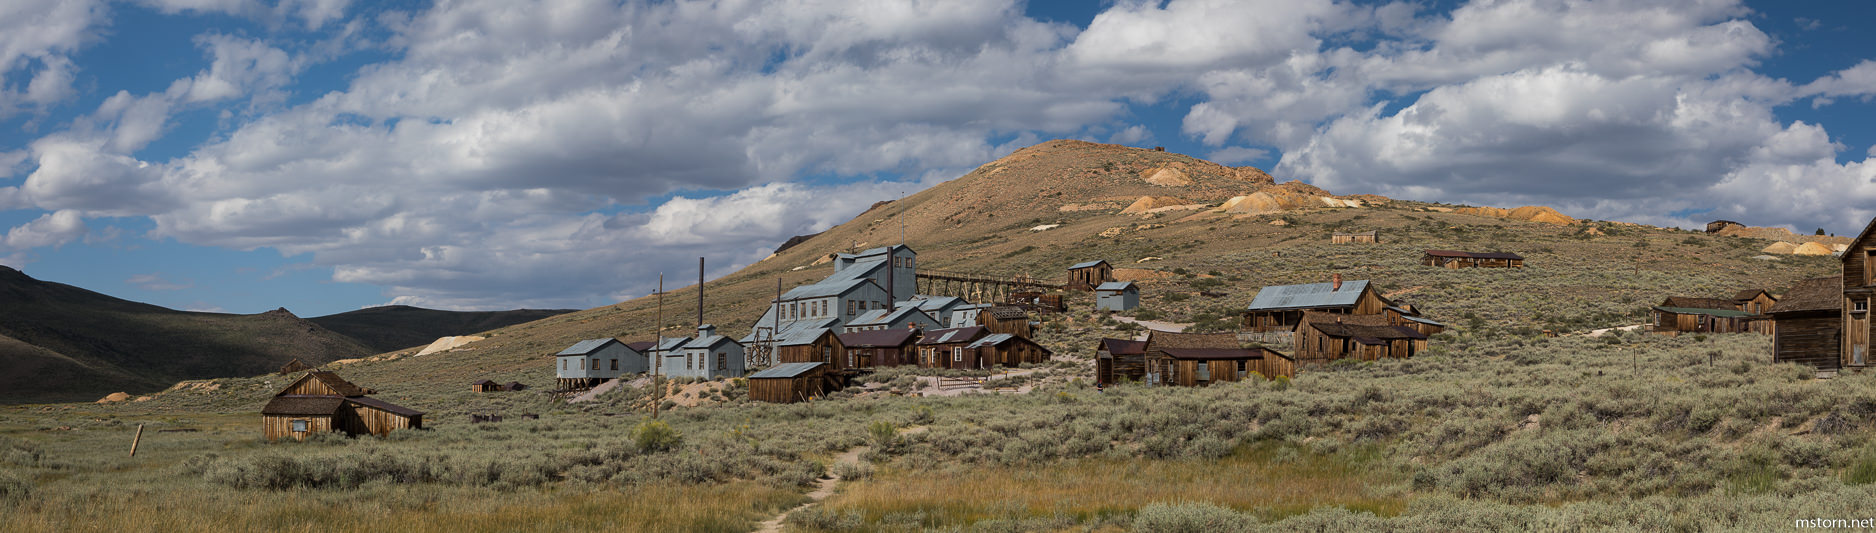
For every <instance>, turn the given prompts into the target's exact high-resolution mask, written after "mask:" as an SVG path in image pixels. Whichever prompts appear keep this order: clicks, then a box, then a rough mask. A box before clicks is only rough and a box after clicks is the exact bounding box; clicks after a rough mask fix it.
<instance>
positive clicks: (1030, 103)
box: [0, 0, 1876, 316]
mask: <svg viewBox="0 0 1876 533" xmlns="http://www.w3.org/2000/svg"><path fill="white" fill-rule="evenodd" d="M1872 14H1876V8H1872V7H1870V4H1868V3H1864V2H1734V1H1727V0H1663V1H1657V2H1650V1H1620V2H1595V1H1561V0H1558V1H1553V0H1502V1H1496V2H1356V3H1348V2H1333V1H1328V0H1302V1H1282V2H1246V1H1224V0H1215V1H1213V0H1175V1H1166V2H1028V3H1025V2H1019V1H1013V0H958V1H949V2H920V1H912V0H904V1H878V2H868V3H867V4H866V7H865V8H864V9H861V8H856V7H854V6H842V5H838V4H835V3H824V2H805V1H802V2H792V1H786V0H782V1H773V2H748V3H742V2H720V3H713V4H696V3H689V2H656V3H643V2H623V3H621V2H585V1H561V2H547V3H541V4H534V3H529V2H515V1H462V2H451V3H447V4H444V5H441V6H437V5H432V4H431V3H428V2H351V1H349V0H289V1H282V2H258V1H252V0H142V1H137V2H102V1H73V0H66V1H45V0H16V1H12V2H6V3H4V4H3V5H0V264H6V265H10V266H14V267H17V268H21V269H23V270H25V271H26V272H27V273H29V274H31V275H33V276H35V277H38V278H41V279H46V280H51V281H58V282H63V283H69V284H73V285H78V286H81V287H85V288H89V289H93V290H98V291H102V292H106V293H109V294H113V295H117V296H121V297H125V298H130V299H135V300H140V301H147V302H151V303H156V304H159V305H165V306H170V307H175V308H181V309H196V310H217V311H225V312H234V313H255V312H262V311H266V310H270V309H273V308H275V307H283V306H284V307H287V308H289V309H292V310H293V311H295V312H296V313H298V314H300V315H302V316H316V315H323V314H329V313H335V312H343V311H347V310H351V309H357V308H361V307H366V306H371V305H381V304H386V303H406V304H412V305H419V306H425V307H434V308H446V309H501V308H515V307H571V308H584V307H592V306H597V305H604V304H608V303H612V302H616V301H619V300H622V299H625V298H629V297H633V296H636V295H641V294H644V293H645V292H646V291H647V290H648V289H649V283H650V282H651V280H653V279H654V278H655V276H656V273H657V272H659V271H665V272H674V273H675V272H685V271H688V270H689V269H690V268H691V267H690V266H689V265H691V264H692V263H691V262H692V261H694V258H695V257H697V256H699V255H703V256H707V257H709V258H710V260H711V264H712V265H714V267H713V270H715V272H713V274H723V273H727V272H729V271H732V270H734V269H736V268H740V267H741V266H743V265H747V264H748V263H750V262H752V261H755V260H757V259H760V258H761V257H763V256H765V255H767V253H768V251H769V250H770V249H772V248H773V246H774V245H775V244H777V243H779V242H781V241H782V240H784V239H786V238H787V237H788V236H791V235H797V234H803V233H811V232H814V231H819V230H821V229H825V228H826V227H828V226H830V225H833V224H837V223H839V222H842V221H845V220H846V219H847V218H849V217H851V216H852V215H853V214H855V213H857V212H858V211H859V210H861V209H864V208H865V206H867V205H870V204H871V203H872V202H873V201H876V200H879V199H885V198H891V197H895V196H897V195H899V194H902V193H904V192H909V191H914V190H918V189H922V188H924V187H928V186H930V185H932V184H935V183H938V182H941V181H943V180H946V179H950V178H952V177H955V176H958V175H961V174H962V173H964V172H967V171H968V170H969V169H970V168H973V167H975V166H977V165H979V164H982V163H984V162H987V161H989V160H991V159H994V158H996V157H999V156H1001V155H1003V154H1006V153H1008V152H1009V151H1012V150H1014V149H1016V148H1020V147H1022V146H1026V145H1029V144H1033V143H1036V142H1040V141H1043V140H1048V139H1053V138H1064V137H1066V138H1081V139H1088V140H1095V141H1102V142H1115V143H1120V144H1129V145H1136V146H1165V147H1167V148H1168V149H1169V150H1173V151H1178V152H1183V153H1187V154H1192V155H1195V156H1199V157H1207V158H1211V159H1213V160H1216V161H1219V162H1221V163H1226V164H1232V165H1242V164H1249V165H1256V166H1258V167H1261V168H1264V169H1266V170H1269V171H1271V172H1272V173H1273V174H1275V175H1276V176H1278V177H1279V179H1301V180H1305V181H1308V182H1311V183H1314V184H1316V185H1319V186H1322V187H1324V188H1326V189H1329V190H1330V191H1332V192H1335V193H1338V194H1356V193H1376V194H1383V195H1388V196H1393V197H1399V198H1411V199H1422V200H1436V201H1448V202H1466V203H1473V204H1480V205H1498V206H1516V205H1526V204H1543V205H1551V206H1555V207H1557V208H1559V209H1561V210H1563V211H1564V212H1566V213H1569V214H1572V215H1575V216H1580V217H1589V218H1599V219H1614V220H1627V221H1635V222H1644V223H1652V224H1661V225H1678V226H1687V227H1691V226H1693V225H1696V224H1700V223H1703V222H1705V221H1706V220H1708V219H1713V218H1727V219H1733V220H1740V221H1743V222H1747V223H1750V224H1755V225H1775V226H1786V227H1790V228H1794V229H1798V230H1801V231H1809V230H1810V229H1813V228H1818V227H1822V228H1825V229H1827V230H1829V231H1832V232H1835V233H1839V234H1845V233H1854V232H1856V231H1858V230H1859V229H1860V228H1861V227H1862V225H1863V224H1864V223H1866V222H1867V221H1869V220H1870V218H1871V217H1872V216H1876V208H1873V207H1872V206H1876V183H1872V181H1871V180H1872V178H1876V166H1872V165H1868V164H1867V161H1868V159H1869V158H1870V157H1871V153H1872V150H1873V147H1876V120H1872V119H1876V106H1872V105H1871V101H1870V98H1871V96H1872V95H1876V62H1872V61H1871V60H1872V59H1876V58H1872V57H1871V56H1872V55H1876V54H1872V52H1871V51H1873V50H1876V36H1873V35H1872V34H1871V33H1870V32H1863V31H1857V29H1856V26H1855V25H1857V24H1860V23H1861V22H1862V21H1867V20H1870V18H1871V15H1872ZM830 200H833V201H830ZM829 206H832V207H831V208H830V207H829Z"/></svg>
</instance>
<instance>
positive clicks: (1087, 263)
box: [1068, 259, 1107, 270]
mask: <svg viewBox="0 0 1876 533" xmlns="http://www.w3.org/2000/svg"><path fill="white" fill-rule="evenodd" d="M1106 262H1107V261H1105V260H1100V259H1097V260H1094V261H1084V262H1080V263H1075V264H1072V265H1068V269H1069V270H1075V269H1077V268H1088V267H1091V266H1094V265H1099V264H1101V263H1106Z"/></svg>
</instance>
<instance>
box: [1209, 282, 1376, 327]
mask: <svg viewBox="0 0 1876 533" xmlns="http://www.w3.org/2000/svg"><path fill="white" fill-rule="evenodd" d="M1388 305H1390V303H1389V302H1388V301H1387V299H1386V298H1382V297H1381V295H1380V294H1376V293H1375V292H1374V288H1373V287H1372V286H1370V284H1369V283H1368V281H1367V280H1355V281H1349V282H1346V283H1345V282H1343V281H1342V275H1341V274H1336V275H1335V276H1334V277H1333V278H1331V279H1330V281H1329V282H1328V283H1305V284H1301V285H1276V286H1270V287H1264V288H1263V289H1262V290H1259V291H1257V297H1256V298H1252V299H1251V304H1250V305H1249V306H1248V307H1245V309H1244V329H1246V330H1248V331H1252V332H1259V333H1262V332H1272V331H1286V332H1287V331H1294V330H1295V329H1296V325H1297V324H1299V323H1301V322H1302V319H1303V314H1305V313H1310V312H1317V313H1335V314H1347V315H1378V314H1381V312H1382V311H1383V310H1384V309H1386V308H1387V306H1388Z"/></svg>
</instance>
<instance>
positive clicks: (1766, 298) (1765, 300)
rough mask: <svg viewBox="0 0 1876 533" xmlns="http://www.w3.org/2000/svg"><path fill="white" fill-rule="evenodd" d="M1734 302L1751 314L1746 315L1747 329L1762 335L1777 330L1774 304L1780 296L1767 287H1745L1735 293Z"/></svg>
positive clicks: (1740, 308)
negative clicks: (1773, 315)
mask: <svg viewBox="0 0 1876 533" xmlns="http://www.w3.org/2000/svg"><path fill="white" fill-rule="evenodd" d="M1733 304H1734V305H1736V306H1738V308H1739V310H1740V311H1745V312H1746V313H1748V314H1750V315H1751V316H1748V317H1746V329H1747V330H1748V331H1751V332H1753V333H1758V334H1761V335H1771V334H1772V332H1773V331H1775V329H1774V328H1775V325H1774V322H1773V321H1772V315H1770V314H1769V313H1771V312H1772V306H1774V305H1777V304H1778V297H1777V296H1773V295H1772V293H1771V292H1770V291H1767V290H1765V289H1745V290H1742V291H1739V292H1738V293H1735V294H1733Z"/></svg>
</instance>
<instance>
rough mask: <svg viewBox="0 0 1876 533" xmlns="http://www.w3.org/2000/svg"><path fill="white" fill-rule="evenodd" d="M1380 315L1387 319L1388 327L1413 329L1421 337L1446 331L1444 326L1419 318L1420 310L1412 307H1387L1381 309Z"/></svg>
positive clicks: (1405, 305)
mask: <svg viewBox="0 0 1876 533" xmlns="http://www.w3.org/2000/svg"><path fill="white" fill-rule="evenodd" d="M1381 315H1382V316H1385V317H1387V323H1388V325H1390V326H1406V327H1409V328H1413V330H1414V331H1418V332H1420V334H1421V335H1427V336H1432V335H1435V334H1438V333H1439V332H1442V331H1446V324H1442V323H1440V322H1438V321H1435V320H1433V319H1430V318H1427V317H1424V316H1420V309H1419V308H1417V307H1414V306H1412V305H1407V304H1397V305H1389V306H1387V307H1384V308H1382V310H1381Z"/></svg>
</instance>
